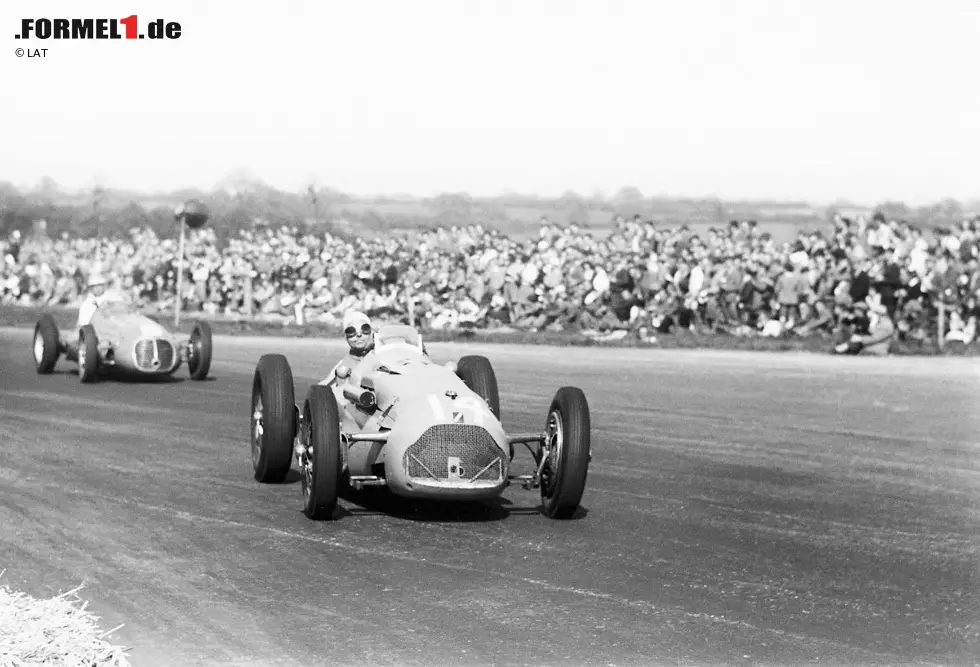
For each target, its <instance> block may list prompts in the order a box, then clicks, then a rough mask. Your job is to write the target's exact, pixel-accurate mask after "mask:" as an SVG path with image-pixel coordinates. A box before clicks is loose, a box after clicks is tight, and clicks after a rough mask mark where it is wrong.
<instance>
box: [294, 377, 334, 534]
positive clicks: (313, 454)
mask: <svg viewBox="0 0 980 667" xmlns="http://www.w3.org/2000/svg"><path fill="white" fill-rule="evenodd" d="M300 441H301V444H302V445H303V453H302V455H301V458H300V467H301V468H302V473H303V512H304V513H305V514H306V516H307V517H309V518H310V519H313V520H314V521H318V520H321V519H330V518H332V517H333V513H334V510H335V509H336V507H337V496H338V495H339V493H340V483H341V477H342V475H343V470H344V453H343V452H344V450H343V442H342V441H341V439H340V409H339V408H338V406H337V398H336V396H334V393H333V391H332V390H331V389H330V388H329V387H324V386H320V385H315V386H313V387H310V393H309V394H308V395H307V397H306V403H305V404H304V405H303V433H302V435H301V436H300Z"/></svg>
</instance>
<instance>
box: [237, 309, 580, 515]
mask: <svg viewBox="0 0 980 667" xmlns="http://www.w3.org/2000/svg"><path fill="white" fill-rule="evenodd" d="M374 337H375V346H374V349H373V350H372V351H371V352H369V353H367V355H365V356H364V357H363V358H361V359H360V360H359V361H357V363H352V364H351V365H348V364H347V363H345V360H344V359H342V360H341V361H340V362H339V363H338V364H337V365H336V366H334V368H333V370H332V372H331V373H330V374H329V375H328V376H327V377H326V378H325V379H323V380H322V381H320V382H319V383H317V384H315V385H313V386H312V387H310V390H309V392H308V393H307V395H306V399H305V400H304V401H303V403H302V404H298V403H296V401H295V398H294V385H293V374H292V369H291V367H290V365H289V362H288V360H287V359H286V357H285V356H283V355H281V354H266V355H263V356H262V357H261V358H260V359H259V362H258V364H257V366H256V368H255V373H254V376H253V381H252V402H251V413H252V419H251V449H252V465H253V468H254V473H255V479H256V480H258V481H259V482H263V483H278V482H281V481H283V480H284V479H285V478H286V475H287V473H288V472H289V470H290V467H291V463H292V460H293V457H295V458H296V461H297V463H298V467H299V470H300V471H301V473H302V475H303V483H302V490H303V501H304V512H305V513H306V515H307V516H308V517H309V518H310V519H314V520H317V519H329V518H331V517H332V516H333V513H334V509H335V507H336V505H337V499H338V496H339V494H340V491H341V490H342V488H343V487H344V486H345V485H349V486H350V487H352V488H355V489H360V488H362V487H365V486H386V487H388V489H390V490H391V492H392V493H393V494H395V495H398V496H405V497H413V498H425V499H437V500H438V499H444V500H482V499H488V498H493V497H496V496H499V495H500V494H501V493H503V491H504V489H505V488H507V486H508V485H510V484H511V483H512V482H520V483H521V484H522V486H523V487H524V488H525V489H532V488H537V489H540V492H541V500H542V505H543V513H544V514H545V515H546V516H548V517H550V518H553V519H567V518H570V517H571V516H573V515H574V514H575V512H576V510H577V509H578V507H579V503H580V501H581V499H582V494H583V493H584V491H585V482H586V477H587V474H588V467H589V462H590V461H591V459H592V450H591V421H590V414H589V405H588V402H587V401H586V398H585V394H584V393H583V392H582V390H581V389H578V388H577V387H562V388H561V389H559V390H558V392H557V393H556V394H555V396H554V400H552V402H551V407H550V409H549V410H548V416H547V419H546V421H545V427H544V430H543V431H542V432H540V433H528V434H510V435H508V434H507V433H505V432H504V428H503V426H502V425H501V422H500V395H499V392H498V387H497V379H496V375H495V374H494V371H493V367H492V366H491V364H490V362H489V360H488V359H487V358H486V357H481V356H475V355H474V356H465V357H462V358H461V359H460V360H459V361H458V362H457V363H453V362H449V363H447V364H445V365H440V364H436V363H434V362H433V361H431V360H430V359H429V357H428V354H427V353H426V351H425V347H424V345H423V344H422V337H421V335H420V334H419V332H418V331H417V330H416V329H415V328H414V327H410V326H405V325H386V326H382V327H380V328H379V329H378V330H377V332H376V333H375V334H374ZM516 444H524V445H525V446H526V447H527V449H528V451H529V452H530V453H531V456H532V457H533V458H534V462H535V471H534V473H533V474H531V475H512V474H510V464H511V462H512V460H513V457H514V445H516Z"/></svg>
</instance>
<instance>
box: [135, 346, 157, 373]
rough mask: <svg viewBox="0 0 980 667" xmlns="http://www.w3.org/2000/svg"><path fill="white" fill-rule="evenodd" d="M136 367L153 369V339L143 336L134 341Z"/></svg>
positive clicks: (147, 369) (146, 369)
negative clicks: (139, 339)
mask: <svg viewBox="0 0 980 667" xmlns="http://www.w3.org/2000/svg"><path fill="white" fill-rule="evenodd" d="M135 357H136V367H137V368H140V369H142V370H145V371H149V370H153V340H152V339H150V338H145V339H143V340H141V341H139V342H137V343H136V352H135Z"/></svg>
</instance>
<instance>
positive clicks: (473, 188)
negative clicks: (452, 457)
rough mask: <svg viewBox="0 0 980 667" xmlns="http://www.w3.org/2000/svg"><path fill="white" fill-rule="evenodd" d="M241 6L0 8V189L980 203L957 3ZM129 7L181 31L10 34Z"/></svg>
mask: <svg viewBox="0 0 980 667" xmlns="http://www.w3.org/2000/svg"><path fill="white" fill-rule="evenodd" d="M252 6H254V7H255V9H250V8H249V7H250V5H249V3H247V2H241V1H239V2H231V1H230V0H224V1H218V0H207V1H204V0H198V1H197V2H190V1H187V0H172V1H168V2H147V1H145V0H143V1H139V0H126V1H125V2H118V1H115V0H108V1H107V0H100V1H99V2H94V0H92V1H89V0H73V1H61V2H44V1H31V2H27V1H25V0H5V1H4V2H3V3H0V19H2V32H0V37H2V40H3V41H4V42H5V43H6V44H7V47H8V48H7V51H8V52H7V53H6V54H4V55H2V56H0V63H2V64H0V82H2V86H0V119H2V121H3V122H2V123H0V180H10V181H13V182H14V183H16V184H18V185H29V184H34V183H36V182H37V181H38V180H39V179H40V178H41V177H42V176H45V175H49V176H51V177H53V178H54V179H55V180H56V181H58V182H59V183H60V184H62V185H64V186H66V187H70V188H79V187H85V188H88V187H91V186H92V185H93V184H95V183H97V182H99V183H101V184H103V185H106V186H109V187H131V188H138V189H152V190H168V189H173V188H179V187H183V186H198V187H204V188H210V187H211V186H213V185H215V184H216V183H217V182H219V181H221V180H222V179H224V178H226V177H228V176H229V175H230V174H233V173H236V172H239V173H245V174H248V175H249V176H252V177H256V178H259V179H262V180H264V181H266V182H267V183H270V184H272V185H275V186H278V187H281V188H286V189H298V188H304V187H305V185H306V184H309V183H311V182H315V183H317V184H318V185H321V186H330V187H335V188H339V189H341V190H345V191H348V192H353V193H364V194H367V193H379V192H387V193H395V192H401V193H408V194H415V195H429V194H434V193H437V192H442V191H469V192H471V193H473V194H481V195H482V194H497V193H501V192H505V191H520V192H526V193H538V194H542V195H558V194H561V193H562V192H564V191H565V190H568V189H573V190H576V191H578V192H580V193H583V194H591V193H593V192H597V191H602V192H605V193H607V194H613V193H615V192H616V190H617V189H618V188H620V187H621V186H624V185H635V186H637V187H639V188H640V189H641V190H642V191H643V193H644V194H647V195H657V194H665V195H686V196H705V195H715V196H721V197H725V198H746V197H766V198H792V199H806V200H810V201H812V202H829V201H831V200H833V199H835V198H838V197H845V198H850V199H852V200H856V201H858V202H861V203H875V202H877V201H881V200H883V199H900V200H904V201H906V202H908V203H912V204H920V203H924V202H928V201H934V200H937V199H939V198H942V197H947V196H949V197H956V198H961V199H966V198H976V197H980V85H977V75H976V71H977V67H978V62H980V58H978V56H977V53H978V51H977V48H978V47H977V44H978V35H980V2H977V1H976V0H931V1H930V2H926V1H925V0H921V1H919V2H911V1H907V2H895V1H890V2H889V1H886V0H850V1H849V2H848V1H843V0H841V1H838V0H812V1H809V2H795V1H793V0H683V1H681V0H664V1H657V0H637V1H635V2H632V1H631V2H626V1H619V2H617V1H615V0H595V1H589V2H585V1H579V2H576V1H573V0H555V1H550V0H547V1H546V0H515V1H505V0H496V1H489V0H487V1H482V0H444V1H443V0H412V1H410V2H408V1H405V0H401V1H395V0H391V1H388V0H374V1H372V0H356V1H352V0H346V1H344V2H337V1H333V0H310V1H308V2H303V1H299V0H296V1H293V2H289V1H287V0H279V1H278V2H276V3H272V2H262V3H259V2H255V3H252ZM133 13H136V14H138V15H139V17H140V23H141V27H140V29H141V31H142V30H143V25H145V23H146V22H148V21H149V20H151V19H154V18H158V17H159V18H163V19H165V20H167V21H178V22H180V24H181V25H182V27H183V34H182V36H181V37H180V39H179V40H176V41H170V42H167V41H163V42H154V41H150V40H138V41H131V42H130V41H126V40H120V41H94V40H93V41H59V40H53V39H49V40H44V41H41V40H37V39H32V40H28V41H25V40H15V39H14V38H13V35H14V34H15V33H17V32H19V30H20V19H21V18H26V17H31V16H33V17H40V16H46V17H50V18H57V17H63V18H87V17H91V18H99V17H107V18H113V17H119V18H121V17H124V16H128V15H130V14H133ZM18 47H20V48H26V49H33V48H45V47H46V48H47V49H48V52H47V57H46V58H43V59H42V58H26V57H24V58H17V57H16V56H15V54H14V50H15V49H16V48H18Z"/></svg>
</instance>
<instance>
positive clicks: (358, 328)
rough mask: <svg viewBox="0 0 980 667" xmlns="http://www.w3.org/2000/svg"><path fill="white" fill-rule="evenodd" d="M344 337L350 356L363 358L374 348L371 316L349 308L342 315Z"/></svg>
mask: <svg viewBox="0 0 980 667" xmlns="http://www.w3.org/2000/svg"><path fill="white" fill-rule="evenodd" d="M344 337H345V338H346V339H347V345H348V347H350V353H351V356H353V357H356V358H357V359H361V358H363V357H364V356H365V355H367V354H368V353H369V352H370V351H371V350H373V349H374V327H373V326H371V318H369V317H368V316H367V315H365V314H364V313H362V312H360V311H357V310H349V311H347V313H346V314H345V315H344Z"/></svg>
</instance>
